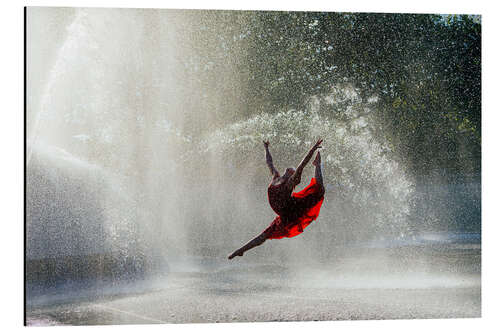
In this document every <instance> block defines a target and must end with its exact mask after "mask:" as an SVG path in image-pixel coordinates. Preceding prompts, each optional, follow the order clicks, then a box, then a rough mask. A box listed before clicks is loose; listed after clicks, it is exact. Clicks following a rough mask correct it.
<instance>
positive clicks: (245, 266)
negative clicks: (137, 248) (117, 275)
mask: <svg viewBox="0 0 500 333" xmlns="http://www.w3.org/2000/svg"><path fill="white" fill-rule="evenodd" d="M416 250H418V249H416V248H411V249H409V248H406V249H385V250H383V253H384V255H383V256H381V252H380V251H381V250H374V249H368V250H366V251H363V253H361V252H359V251H358V252H357V253H356V254H355V255H352V256H343V257H339V258H338V260H337V261H336V263H335V264H330V265H327V264H325V265H315V266H308V265H301V266H300V267H299V266H294V267H292V266H287V265H284V264H283V265H280V264H276V263H274V264H269V263H265V264H263V263H252V264H249V263H246V262H245V261H243V260H240V261H239V262H237V263H234V262H233V263H231V264H230V263H229V262H228V261H227V260H223V259H220V261H213V262H211V263H210V264H209V265H208V266H204V267H202V268H200V267H198V268H196V269H180V270H178V271H173V272H170V273H169V274H168V275H167V276H165V277H162V278H155V279H151V280H148V281H142V282H128V283H115V284H112V285H107V286H99V287H97V288H94V289H93V292H88V290H86V291H85V290H80V291H78V292H74V291H73V292H65V291H64V288H61V290H56V291H54V290H52V291H50V292H47V293H46V294H44V295H42V294H40V295H38V296H36V297H32V298H31V299H28V305H27V313H26V318H27V324H28V325H30V326H36V325H42V326H47V325H106V324H161V323H205V322H210V323H214V322H258V321H314V320H365V319H410V318H464V317H480V316H481V275H480V274H481V273H480V271H481V264H480V263H481V249H480V246H464V245H463V244H461V245H460V246H447V247H442V248H438V249H432V250H431V251H430V250H429V249H425V250H424V249H420V251H416ZM405 251H406V252H407V253H408V254H409V253H412V254H413V255H412V256H408V255H404V256H400V255H399V254H401V253H404V252H405ZM395 253H397V254H398V256H397V258H398V259H394V258H395V257H394V254H395ZM414 253H418V255H415V254H414ZM381 258H383V260H382V259H381ZM400 258H406V259H405V261H404V263H403V264H404V267H405V268H404V269H402V267H403V266H402V261H401V260H400ZM408 258H409V259H408ZM69 289H71V288H69ZM69 289H68V290H69Z"/></svg>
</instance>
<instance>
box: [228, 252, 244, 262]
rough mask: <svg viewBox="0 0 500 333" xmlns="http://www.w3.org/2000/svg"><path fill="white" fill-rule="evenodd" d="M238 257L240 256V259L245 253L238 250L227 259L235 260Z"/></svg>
mask: <svg viewBox="0 0 500 333" xmlns="http://www.w3.org/2000/svg"><path fill="white" fill-rule="evenodd" d="M236 256H239V257H241V256H243V251H241V250H236V251H234V252H233V253H232V254H231V255H229V257H227V259H229V260H231V259H233V258H234V257H236Z"/></svg>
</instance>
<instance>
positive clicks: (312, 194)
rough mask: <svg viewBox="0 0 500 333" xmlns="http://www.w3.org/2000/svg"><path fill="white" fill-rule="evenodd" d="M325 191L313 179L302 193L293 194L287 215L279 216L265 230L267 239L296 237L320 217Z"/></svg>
mask: <svg viewBox="0 0 500 333" xmlns="http://www.w3.org/2000/svg"><path fill="white" fill-rule="evenodd" d="M323 195H324V190H323V189H322V187H320V186H319V185H318V184H317V183H316V179H315V178H312V179H311V183H310V184H309V185H307V187H306V188H305V189H303V190H302V191H300V192H296V193H292V201H291V203H290V206H289V208H288V209H287V212H286V214H283V215H278V216H276V218H275V219H274V220H273V222H272V223H271V224H270V225H269V227H267V228H266V230H264V233H265V234H266V235H267V239H280V238H283V237H289V238H291V237H295V236H297V235H299V234H301V233H302V232H303V231H304V229H305V228H306V227H307V226H308V225H309V224H310V223H311V222H312V221H314V220H316V218H317V217H318V215H319V210H320V209H321V205H322V204H323V199H324V196H323Z"/></svg>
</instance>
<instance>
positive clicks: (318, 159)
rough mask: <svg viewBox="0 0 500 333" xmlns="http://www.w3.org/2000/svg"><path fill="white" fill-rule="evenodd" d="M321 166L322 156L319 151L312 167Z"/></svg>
mask: <svg viewBox="0 0 500 333" xmlns="http://www.w3.org/2000/svg"><path fill="white" fill-rule="evenodd" d="M320 164H321V155H320V153H319V151H318V153H317V154H316V158H315V159H314V161H313V162H312V165H314V166H318V165H320Z"/></svg>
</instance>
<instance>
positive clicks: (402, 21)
mask: <svg viewBox="0 0 500 333" xmlns="http://www.w3.org/2000/svg"><path fill="white" fill-rule="evenodd" d="M196 17H197V18H198V21H199V22H201V23H200V26H201V27H202V28H201V30H199V31H198V32H197V34H198V35H197V36H198V37H199V38H198V39H196V38H195V39H194V40H196V41H197V42H196V43H195V44H197V45H198V46H197V47H198V48H199V50H200V52H199V54H200V56H201V57H205V59H198V60H201V62H202V63H203V62H205V63H206V62H208V61H210V62H211V63H213V64H214V65H213V66H211V68H210V69H209V70H208V71H209V72H210V75H209V77H210V78H212V79H214V78H216V77H217V75H220V74H221V73H224V72H225V71H226V70H227V69H228V68H231V69H232V70H234V69H235V71H234V72H235V73H238V74H237V75H238V77H237V80H236V81H237V82H238V84H237V86H236V87H235V84H234V82H231V83H227V82H220V81H217V80H213V82H214V84H213V85H212V88H213V89H214V91H215V90H219V91H224V93H225V94H227V95H228V96H234V97H235V99H238V102H239V105H240V109H241V110H239V111H238V112H236V113H235V112H234V110H231V109H230V107H231V105H226V106H223V105H218V106H216V107H214V109H215V110H217V111H216V115H218V116H217V117H219V118H220V119H221V121H222V122H223V123H224V121H229V120H231V121H235V120H243V119H246V118H248V117H249V116H252V115H254V114H259V113H261V112H262V111H264V112H271V113H274V112H279V111H280V110H283V109H287V110H288V109H297V110H300V109H304V107H305V105H306V104H307V103H308V101H309V99H310V97H311V96H319V95H322V94H323V95H324V94H327V93H330V92H331V89H332V87H335V86H337V85H339V84H343V83H350V84H352V85H353V86H354V87H355V88H356V89H357V91H358V92H359V94H360V96H361V98H362V100H363V101H366V100H368V99H369V98H371V97H373V96H377V97H378V103H377V107H376V108H375V109H376V112H377V115H378V117H377V119H378V125H379V127H380V131H379V132H380V133H381V134H380V135H384V136H385V137H386V138H385V139H386V140H389V141H390V142H391V145H392V146H393V148H394V149H395V150H396V152H397V153H398V154H399V155H400V156H401V158H403V159H405V160H407V161H409V163H410V166H411V167H412V168H413V169H414V170H418V171H419V172H425V171H429V170H430V169H432V168H448V169H453V170H459V171H464V172H477V171H479V170H480V151H481V23H480V21H479V20H478V18H477V17H472V16H467V15H449V16H441V15H415V14H369V13H321V12H262V11H261V12H245V11H241V12H227V11H212V12H198V13H197V14H196ZM200 17H201V19H199V18H200ZM207 36H209V38H207ZM216 55H217V56H216ZM236 89H240V91H244V94H243V95H239V96H238V94H237V93H235V90H236ZM230 99H231V101H232V100H233V99H232V98H230ZM225 114H231V115H235V114H236V116H232V118H231V119H228V117H227V116H224V115H225ZM337 116H338V115H337ZM464 154H465V155H466V156H465V155H464ZM463 159H468V160H472V163H468V164H467V168H465V169H464V163H462V160H463Z"/></svg>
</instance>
